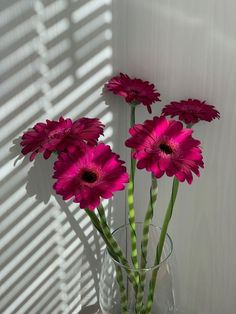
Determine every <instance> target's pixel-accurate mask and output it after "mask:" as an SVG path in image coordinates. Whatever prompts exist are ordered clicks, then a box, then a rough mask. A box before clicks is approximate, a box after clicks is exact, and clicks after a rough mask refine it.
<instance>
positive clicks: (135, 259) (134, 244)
mask: <svg viewBox="0 0 236 314" xmlns="http://www.w3.org/2000/svg"><path fill="white" fill-rule="evenodd" d="M130 106H131V114H130V127H132V126H133V125H134V124H135V107H136V105H135V104H131V105H130ZM135 167H136V161H135V159H133V158H132V152H131V157H130V181H129V184H128V207H129V211H128V217H129V225H130V238H131V259H132V263H133V266H134V268H138V252H137V242H136V225H135V210H134V176H135ZM136 277H137V278H136V279H137V280H138V276H137V275H136Z"/></svg>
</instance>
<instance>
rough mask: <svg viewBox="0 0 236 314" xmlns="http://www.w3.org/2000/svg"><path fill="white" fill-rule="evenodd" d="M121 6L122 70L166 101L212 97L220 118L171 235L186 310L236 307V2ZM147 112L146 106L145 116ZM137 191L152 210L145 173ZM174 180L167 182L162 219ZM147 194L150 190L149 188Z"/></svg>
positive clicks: (206, 131)
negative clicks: (147, 83)
mask: <svg viewBox="0 0 236 314" xmlns="http://www.w3.org/2000/svg"><path fill="white" fill-rule="evenodd" d="M114 4H115V10H114V12H115V21H114V27H113V29H114V31H113V38H114V47H115V51H116V54H117V55H116V59H115V60H114V61H115V63H114V66H115V69H117V70H119V71H124V72H126V73H129V74H130V75H136V76H139V77H142V78H143V79H147V80H150V81H151V82H154V83H155V84H156V86H157V88H158V90H159V91H160V92H161V99H162V103H161V104H160V105H159V104H156V105H155V106H153V110H154V113H155V114H159V113H160V107H161V106H163V105H165V104H166V103H168V102H169V101H171V100H180V99H185V98H187V97H192V98H199V99H203V100H207V101H208V102H209V103H210V104H213V105H215V106H216V107H217V109H218V110H219V111H220V112H221V119H220V120H219V121H214V122H212V123H211V124H207V123H200V124H199V125H197V126H196V127H195V136H196V137H198V138H199V139H201V141H202V148H203V150H204V160H205V169H204V170H203V171H201V177H200V178H199V179H198V178H196V179H195V180H194V182H193V184H192V186H188V185H187V184H186V183H184V184H181V187H180V191H179V195H178V199H177V203H176V206H175V210H174V215H173V218H172V222H171V226H170V233H171V236H172V237H173V240H174V247H175V255H176V261H177V268H178V275H179V294H180V299H181V304H180V305H181V307H182V309H183V310H184V313H186V314H190V313H193V314H222V313H226V314H234V313H235V312H236V298H235V291H236V272H235V265H236V253H235V239H236V227H235V223H236V211H235V209H236V207H235V186H236V180H235V175H236V164H235V153H236V149H235V146H234V145H235V133H236V124H235V118H236V106H235V99H236V89H235V79H236V20H235V17H236V2H235V1H230V0H226V1H220V0H215V1H212V0H198V1H194V0H176V1H173V0H172V1H171V0H147V1H143V0H129V1H124V0H121V1H120V0H119V1H114ZM147 117H148V114H147V112H146V111H145V109H143V108H140V109H139V113H138V120H139V121H143V120H144V119H146V118H147ZM140 178H141V179H142V182H141V183H140V185H139V188H138V193H137V205H138V207H139V215H138V217H137V219H138V220H139V219H141V218H142V217H143V210H144V208H146V198H147V197H145V196H147V193H146V192H147V184H148V183H149V179H148V178H146V176H145V174H144V172H142V174H140ZM170 185H171V181H170V180H168V179H164V180H161V182H160V196H159V197H160V199H159V201H160V202H159V207H158V210H157V212H156V217H155V220H156V222H157V223H158V222H159V220H158V217H160V216H161V217H162V215H163V210H164V209H165V206H166V204H167V199H168V196H169V193H170ZM142 192H143V193H142Z"/></svg>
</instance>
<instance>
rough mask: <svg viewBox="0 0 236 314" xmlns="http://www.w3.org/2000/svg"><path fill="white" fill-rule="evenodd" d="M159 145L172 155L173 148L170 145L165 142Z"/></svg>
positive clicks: (162, 149)
mask: <svg viewBox="0 0 236 314" xmlns="http://www.w3.org/2000/svg"><path fill="white" fill-rule="evenodd" d="M159 147H160V150H161V151H162V152H163V153H165V154H167V155H170V154H172V153H173V150H172V148H171V147H170V146H169V145H167V144H165V143H162V144H160V146H159Z"/></svg>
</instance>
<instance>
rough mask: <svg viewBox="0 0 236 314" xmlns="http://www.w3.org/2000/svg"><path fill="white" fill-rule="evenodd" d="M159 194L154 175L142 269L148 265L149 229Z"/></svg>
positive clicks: (145, 226)
mask: <svg viewBox="0 0 236 314" xmlns="http://www.w3.org/2000/svg"><path fill="white" fill-rule="evenodd" d="M157 193H158V186H157V179H156V178H155V177H154V175H153V174H152V184H151V188H150V201H149V204H148V208H147V212H146V216H145V219H144V226H143V238H142V242H141V248H142V255H141V263H140V264H141V268H145V266H146V263H147V249H148V240H149V228H150V224H151V222H152V218H153V209H154V207H155V206H156V201H157Z"/></svg>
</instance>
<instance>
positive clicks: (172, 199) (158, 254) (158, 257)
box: [145, 178, 179, 314]
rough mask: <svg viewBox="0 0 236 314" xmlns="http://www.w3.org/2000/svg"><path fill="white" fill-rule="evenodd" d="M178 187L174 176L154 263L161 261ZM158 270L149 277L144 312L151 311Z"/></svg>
mask: <svg viewBox="0 0 236 314" xmlns="http://www.w3.org/2000/svg"><path fill="white" fill-rule="evenodd" d="M178 188H179V181H178V180H177V179H176V178H174V179H173V184H172V191H171V197H170V201H169V205H168V207H167V211H166V215H165V218H164V222H163V225H162V229H161V235H160V239H159V243H158V245H157V249H156V257H155V265H158V264H160V261H161V254H162V250H163V247H164V242H165V237H166V233H167V229H168V225H169V222H170V219H171V217H172V213H173V208H174V204H175V200H176V196H177V192H178ZM158 270H159V268H156V269H155V270H153V272H152V278H151V280H150V284H149V293H148V298H147V304H146V311H145V314H150V313H151V308H152V303H153V296H154V291H155V286H156V278H157V273H158Z"/></svg>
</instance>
